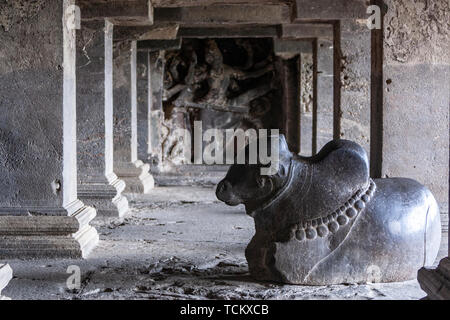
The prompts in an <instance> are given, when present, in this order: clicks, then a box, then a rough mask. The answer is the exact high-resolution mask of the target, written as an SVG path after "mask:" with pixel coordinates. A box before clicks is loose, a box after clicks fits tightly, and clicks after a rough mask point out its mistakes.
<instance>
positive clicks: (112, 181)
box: [77, 21, 128, 217]
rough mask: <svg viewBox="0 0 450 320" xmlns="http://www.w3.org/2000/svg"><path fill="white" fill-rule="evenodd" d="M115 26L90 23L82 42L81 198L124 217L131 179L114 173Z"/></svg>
mask: <svg viewBox="0 0 450 320" xmlns="http://www.w3.org/2000/svg"><path fill="white" fill-rule="evenodd" d="M112 37H113V25H112V24H111V23H109V22H108V21H106V24H105V22H103V21H102V22H89V23H88V22H86V23H85V22H84V21H83V24H82V29H81V31H80V32H79V41H77V55H78V59H77V64H78V68H77V117H78V118H77V120H78V121H77V137H78V139H77V142H78V196H79V198H80V199H81V200H83V201H84V202H85V203H86V204H88V205H91V206H93V207H95V208H96V209H97V213H98V214H101V215H105V216H113V217H121V216H123V215H124V214H125V213H126V212H127V211H128V200H127V198H125V197H124V196H123V195H122V194H121V193H122V191H123V190H124V189H125V182H124V181H122V180H120V179H118V178H117V175H116V174H115V173H114V172H113V118H112V113H113V106H112V94H113V93H112V72H113V71H112V63H113V57H112V51H113V38H112Z"/></svg>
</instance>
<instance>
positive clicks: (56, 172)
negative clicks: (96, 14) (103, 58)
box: [0, 0, 98, 258]
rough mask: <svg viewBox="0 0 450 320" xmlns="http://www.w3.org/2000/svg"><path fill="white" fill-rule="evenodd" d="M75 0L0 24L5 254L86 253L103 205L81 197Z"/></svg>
mask: <svg viewBox="0 0 450 320" xmlns="http://www.w3.org/2000/svg"><path fill="white" fill-rule="evenodd" d="M73 4H74V1H73V0H64V1H60V0H50V1H46V2H45V3H44V4H43V7H42V8H41V9H40V11H39V12H38V13H37V14H36V15H34V16H33V17H31V18H29V19H27V20H26V21H25V22H21V23H18V24H15V25H12V26H11V29H10V30H9V31H8V32H7V34H6V33H5V31H0V42H1V43H2V46H0V65H1V66H2V68H1V70H0V83H1V84H2V85H1V86H0V96H1V97H2V99H0V110H2V112H1V113H0V136H1V138H0V163H1V165H0V180H1V181H2V186H1V192H0V256H1V257H2V258H49V257H73V258H79V257H84V256H86V255H87V254H88V253H89V252H90V251H91V250H92V249H93V248H94V247H95V245H96V244H97V242H98V234H97V231H96V230H95V229H94V228H93V227H91V226H90V225H89V222H90V221H91V220H92V219H93V218H94V217H95V215H96V210H95V209H94V208H92V207H88V206H86V205H85V204H84V203H83V202H82V201H80V200H79V199H78V197H77V153H76V72H75V69H76V66H75V59H76V34H75V26H74V25H72V24H70V23H67V21H76V16H77V10H75V9H74V8H75V7H73V6H72V5H73Z"/></svg>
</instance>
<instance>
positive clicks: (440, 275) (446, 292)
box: [417, 257, 450, 300]
mask: <svg viewBox="0 0 450 320" xmlns="http://www.w3.org/2000/svg"><path fill="white" fill-rule="evenodd" d="M417 280H419V283H420V287H421V288H422V290H423V291H425V292H426V293H427V294H428V296H427V298H428V299H432V300H450V258H448V257H447V258H444V259H442V260H441V262H439V266H438V267H437V268H436V269H429V268H422V269H420V270H419V273H418V275H417Z"/></svg>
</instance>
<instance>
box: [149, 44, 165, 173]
mask: <svg viewBox="0 0 450 320" xmlns="http://www.w3.org/2000/svg"><path fill="white" fill-rule="evenodd" d="M164 55H165V51H163V50H158V51H151V52H149V94H150V98H149V99H150V100H149V101H150V145H149V152H150V156H151V159H152V164H154V165H155V167H158V166H159V165H161V162H162V149H161V148H162V145H161V144H162V142H161V123H162V122H163V117H164V112H163V100H162V99H163V92H164V64H165V59H164Z"/></svg>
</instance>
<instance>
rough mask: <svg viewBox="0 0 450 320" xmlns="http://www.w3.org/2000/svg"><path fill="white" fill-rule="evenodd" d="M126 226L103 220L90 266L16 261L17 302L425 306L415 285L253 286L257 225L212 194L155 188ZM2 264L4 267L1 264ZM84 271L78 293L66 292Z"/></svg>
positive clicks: (135, 206)
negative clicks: (249, 258)
mask: <svg viewBox="0 0 450 320" xmlns="http://www.w3.org/2000/svg"><path fill="white" fill-rule="evenodd" d="M129 198H130V204H131V206H132V212H131V213H130V215H129V216H127V217H126V218H125V219H123V220H122V221H117V220H101V219H97V220H96V221H95V222H94V224H95V225H96V227H97V228H98V231H99V233H100V234H101V236H100V237H101V242H100V244H99V246H98V247H97V248H96V249H95V250H94V251H93V252H92V253H91V255H90V256H89V258H88V259H86V260H35V261H20V260H12V261H11V260H10V261H8V263H9V264H10V265H11V267H12V268H13V270H14V278H13V280H11V282H10V284H9V285H8V287H7V288H6V289H5V290H4V291H3V294H4V295H6V296H8V297H11V298H12V299H346V300H347V299H420V298H422V297H424V296H425V294H424V293H423V292H422V291H421V290H420V288H419V285H418V283H417V281H415V280H414V281H408V282H404V283H391V284H368V285H335V286H323V287H310V286H292V285H279V284H271V283H259V282H255V281H253V280H252V279H251V278H250V277H249V275H248V273H247V271H248V269H247V264H246V260H245V257H244V249H245V247H246V245H247V243H248V242H249V240H250V238H251V237H252V234H253V232H254V229H253V220H252V219H251V218H250V217H248V216H246V215H245V214H244V209H243V207H241V206H239V207H228V206H225V205H223V204H222V203H219V202H217V200H216V199H215V195H214V192H213V189H207V188H193V187H188V188H186V187H184V188H181V187H179V188H177V187H164V188H157V189H155V190H153V191H152V193H151V194H149V195H129ZM0 263H1V261H0ZM71 265H76V266H79V267H80V270H81V274H82V283H81V287H80V289H78V290H77V289H75V290H69V289H68V288H67V286H66V281H67V278H68V277H69V276H70V274H68V273H67V268H68V267H69V266H71Z"/></svg>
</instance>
